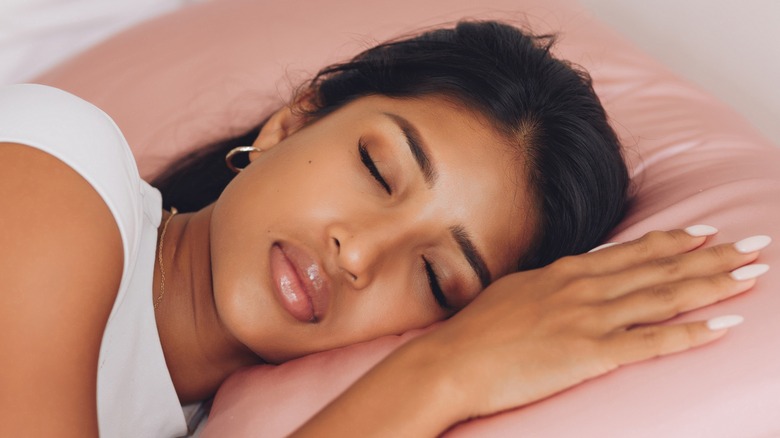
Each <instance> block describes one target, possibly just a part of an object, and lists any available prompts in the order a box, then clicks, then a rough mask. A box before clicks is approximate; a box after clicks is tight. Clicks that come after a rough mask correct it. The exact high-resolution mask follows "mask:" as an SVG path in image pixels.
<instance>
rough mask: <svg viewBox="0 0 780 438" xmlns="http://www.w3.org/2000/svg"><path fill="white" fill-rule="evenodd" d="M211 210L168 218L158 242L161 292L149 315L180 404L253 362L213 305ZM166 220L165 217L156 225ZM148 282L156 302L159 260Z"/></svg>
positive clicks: (198, 397) (207, 394) (209, 390)
mask: <svg viewBox="0 0 780 438" xmlns="http://www.w3.org/2000/svg"><path fill="white" fill-rule="evenodd" d="M212 209H213V206H209V207H206V208H204V209H203V210H201V211H199V212H197V213H188V214H181V213H180V214H178V215H176V216H174V217H173V218H172V219H171V221H170V223H169V224H168V229H167V231H166V234H165V241H164V242H163V266H164V267H165V293H164V294H163V296H162V299H161V300H160V302H159V306H158V307H157V309H156V310H155V317H156V320H157V330H158V332H159V334H160V341H161V343H162V348H163V353H164V355H165V362H166V364H167V366H168V371H169V372H170V374H171V378H172V379H173V385H174V387H175V388H176V393H177V394H178V396H179V399H180V400H181V402H182V403H190V402H193V401H198V400H203V399H206V398H208V397H210V396H212V395H213V394H214V392H215V391H216V390H217V388H218V387H219V385H220V384H221V383H222V382H223V381H224V380H225V379H226V378H227V377H228V376H229V375H230V374H231V373H232V372H233V371H235V370H236V369H238V368H240V367H242V366H246V365H250V364H254V363H258V362H259V358H258V357H257V356H256V355H254V354H253V353H252V352H251V351H250V350H248V349H247V348H246V347H245V346H243V345H242V344H240V343H239V342H238V341H237V340H236V339H235V338H234V337H233V336H232V335H231V334H230V333H229V332H228V331H227V330H226V329H225V327H224V326H223V325H222V323H221V322H220V319H219V314H218V312H217V309H216V305H215V303H214V296H213V293H212V289H211V287H212V282H211V259H210V250H209V249H210V246H209V224H210V219H211V212H212ZM167 218H168V214H167V213H165V214H164V216H163V220H162V224H164V223H165V221H166V220H167ZM160 230H162V227H161V228H160ZM158 239H159V234H158ZM158 245H159V243H158ZM158 250H159V246H158ZM155 261H157V257H155ZM153 284H154V288H153V290H154V294H153V295H154V296H153V300H154V301H156V300H157V299H158V298H159V297H160V294H161V293H162V290H161V286H160V264H159V262H156V263H155V268H154V283H153Z"/></svg>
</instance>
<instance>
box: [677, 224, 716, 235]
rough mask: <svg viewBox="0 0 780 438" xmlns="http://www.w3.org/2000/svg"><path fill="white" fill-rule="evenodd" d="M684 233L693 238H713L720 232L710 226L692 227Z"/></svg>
mask: <svg viewBox="0 0 780 438" xmlns="http://www.w3.org/2000/svg"><path fill="white" fill-rule="evenodd" d="M683 231H685V232H686V233H688V234H690V235H691V236H693V237H702V236H712V235H713V234H715V233H717V232H718V229H717V228H715V227H712V226H709V225H691V226H690V227H688V228H685V229H684V230H683Z"/></svg>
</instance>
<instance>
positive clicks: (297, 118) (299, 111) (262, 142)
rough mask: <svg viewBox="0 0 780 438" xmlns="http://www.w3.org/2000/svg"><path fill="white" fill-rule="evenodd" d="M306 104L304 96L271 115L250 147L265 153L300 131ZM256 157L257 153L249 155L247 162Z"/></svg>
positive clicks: (304, 122)
mask: <svg viewBox="0 0 780 438" xmlns="http://www.w3.org/2000/svg"><path fill="white" fill-rule="evenodd" d="M308 104H309V101H308V95H306V96H303V97H302V98H299V99H296V102H295V103H293V104H291V105H286V106H285V107H283V108H281V109H279V110H278V111H276V112H275V113H273V114H272V115H271V117H270V118H269V119H268V121H267V122H266V123H265V125H263V128H262V129H260V135H258V136H257V139H256V140H255V142H254V143H253V144H252V146H254V147H256V148H258V149H260V150H261V151H267V150H268V149H271V148H272V147H274V146H276V145H277V144H279V143H280V142H281V141H282V140H284V139H285V138H287V137H288V136H290V135H291V134H293V133H294V132H296V131H297V130H299V129H301V128H302V127H303V126H304V125H305V124H306V117H305V116H304V114H305V111H303V108H307V105H308ZM257 155H258V153H257V152H253V153H250V154H249V160H250V161H251V160H253V159H254V158H256V157H257Z"/></svg>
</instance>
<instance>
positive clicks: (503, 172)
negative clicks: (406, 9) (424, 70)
mask: <svg viewBox="0 0 780 438" xmlns="http://www.w3.org/2000/svg"><path fill="white" fill-rule="evenodd" d="M361 100H362V102H356V103H358V104H360V103H362V104H364V105H358V106H361V107H362V108H357V109H359V110H360V111H359V113H360V114H361V115H362V116H361V117H365V119H366V121H367V122H369V123H372V122H374V121H376V123H392V121H391V120H390V119H389V118H388V117H386V116H385V115H386V114H387V113H391V114H397V115H399V116H401V117H403V118H405V119H406V120H408V121H409V123H410V124H412V125H413V126H414V127H415V128H416V129H417V130H418V131H419V134H420V137H421V138H422V140H423V141H424V143H425V144H426V146H427V150H428V154H429V155H430V158H431V161H432V162H433V163H434V166H435V167H436V170H437V174H438V177H437V180H436V183H435V185H434V187H433V189H432V195H433V196H432V197H431V200H430V204H431V205H430V206H429V208H430V210H431V211H432V212H435V214H437V215H439V216H438V217H446V218H447V220H449V221H450V222H452V225H455V223H457V224H459V225H463V226H464V228H466V229H467V230H468V231H469V232H470V233H471V234H472V235H473V237H474V241H475V244H476V246H477V248H478V250H479V251H480V252H481V253H483V254H484V256H485V258H486V262H487V264H488V267H489V268H490V271H491V272H492V273H493V274H494V277H498V276H499V275H503V274H505V273H507V272H510V271H512V270H513V269H514V267H515V264H516V262H517V259H518V258H519V256H520V255H521V254H522V252H523V251H525V250H526V249H527V248H528V245H529V242H530V238H531V236H532V234H533V228H534V224H535V222H536V221H535V220H534V219H533V218H534V215H533V214H532V211H533V210H532V205H533V204H532V202H531V199H532V198H531V196H530V193H529V184H528V183H527V181H528V178H527V174H526V165H525V162H526V161H525V153H524V151H523V149H522V145H520V144H517V142H515V144H513V143H512V141H511V140H510V139H508V138H507V137H505V136H504V135H502V134H501V133H500V132H499V131H498V129H496V128H494V127H493V125H492V124H491V123H490V122H489V121H488V120H487V119H486V118H485V117H484V116H482V115H481V114H479V113H477V112H476V111H473V110H470V109H468V108H466V107H465V106H464V105H461V104H459V103H457V102H455V101H453V100H452V99H447V98H443V97H438V96H429V97H422V98H414V99H391V98H386V97H380V96H372V97H368V98H364V99H361ZM442 212H443V213H444V214H443V215H442Z"/></svg>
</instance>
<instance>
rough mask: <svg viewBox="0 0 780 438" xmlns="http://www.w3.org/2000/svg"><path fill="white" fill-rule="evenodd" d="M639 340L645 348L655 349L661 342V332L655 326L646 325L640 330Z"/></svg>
mask: <svg viewBox="0 0 780 438" xmlns="http://www.w3.org/2000/svg"><path fill="white" fill-rule="evenodd" d="M639 341H640V342H641V343H642V345H643V346H645V347H646V348H648V349H651V350H655V349H657V348H658V347H659V346H660V344H661V333H660V332H659V331H658V329H657V328H655V327H646V328H644V329H643V330H642V331H641V333H640V335H639Z"/></svg>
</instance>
